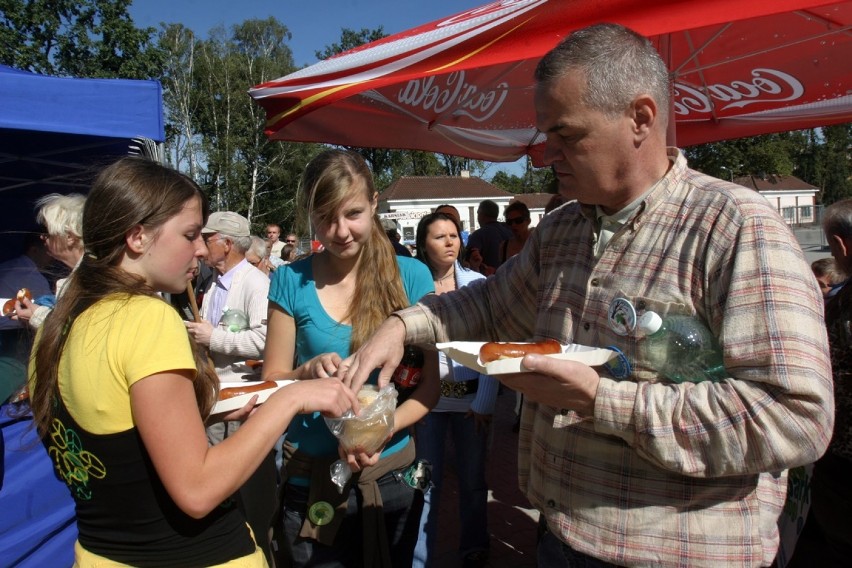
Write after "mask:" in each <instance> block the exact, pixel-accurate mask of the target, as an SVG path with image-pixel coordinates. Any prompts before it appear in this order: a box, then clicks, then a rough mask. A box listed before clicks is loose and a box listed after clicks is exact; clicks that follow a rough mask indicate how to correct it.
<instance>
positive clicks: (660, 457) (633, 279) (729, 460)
mask: <svg viewBox="0 0 852 568" xmlns="http://www.w3.org/2000/svg"><path fill="white" fill-rule="evenodd" d="M669 157H670V160H672V161H673V165H672V167H671V168H670V170H669V172H668V173H667V174H666V175H665V177H664V178H663V179H662V180H661V182H660V183H658V184H657V185H656V187H654V188H653V190H651V191H650V192H648V194H647V195H646V196H645V198H644V200H643V201H642V203H641V205H640V206H639V207H638V208H637V210H636V212H635V213H634V215H633V216H632V217H631V218H630V219H629V220H628V222H627V223H626V224H625V225H624V226H623V227H621V228H620V229H619V230H618V231H617V232H616V233H615V234H614V235H613V236H612V238H611V239H610V241H609V242H608V243H607V245H606V247H605V249H604V251H603V254H602V255H601V256H600V258H599V259H597V260H596V259H595V255H594V250H595V244H596V235H595V224H596V220H595V216H594V207H588V206H581V205H579V204H569V205H566V206H563V207H562V208H560V209H558V210H556V211H554V212H552V213H551V214H549V215H547V216H546V217H544V218H543V219H542V221H541V223H540V224H539V225H538V228H537V229H536V230H535V232H533V234H532V235H531V237H530V240H529V241H528V243H527V246H526V247H525V248H524V250H523V251H522V252H521V254H519V255H518V256H516V257H513V258H512V259H510V260H509V261H508V262H507V263H506V264H505V265H504V266H503V267H501V268H500V269H499V270H498V271H497V274H496V275H495V276H493V277H491V278H488V279H487V280H484V281H479V282H475V283H472V284H471V285H469V286H467V287H465V288H462V289H460V290H458V291H456V292H454V293H451V294H444V295H441V296H429V297H427V298H424V300H423V301H422V302H421V303H420V304H419V305H418V306H415V307H413V308H409V309H407V310H404V311H403V312H401V313H400V316H401V317H402V319H403V321H404V322H405V326H406V341H407V342H408V341H414V342H419V343H429V342H434V341H448V340H502V341H510V340H514V341H521V340H539V339H543V338H548V337H549V338H554V339H557V340H560V341H562V342H563V343H567V342H575V343H579V344H583V345H592V346H598V347H606V346H616V347H618V349H620V350H621V351H622V352H624V354H625V355H626V356H627V357H628V358H629V360H630V361H631V363H632V374H631V375H630V376H629V377H628V378H627V379H625V380H620V381H619V380H615V379H613V378H609V377H608V376H607V375H606V372H605V371H603V370H600V372H601V381H600V385H599V387H598V391H597V396H596V401H595V408H594V417H593V418H582V417H580V416H578V415H576V414H575V413H574V412H572V411H570V410H566V409H560V408H554V407H551V406H547V405H544V404H536V403H531V402H527V403H526V408H525V411H524V415H523V424H522V427H521V436H520V445H519V460H518V461H519V464H518V468H519V480H520V485H521V488H522V489H523V490H524V491H525V492H526V495H527V497H528V498H529V499H530V502H531V503H532V504H533V505H534V506H535V507H536V508H538V509H539V510H540V511H541V512H542V514H543V515H544V517H545V518H546V520H547V523H548V527H549V529H550V530H551V531H552V532H553V533H554V534H555V535H556V536H558V537H559V538H560V539H561V540H562V541H563V542H565V543H567V544H568V545H570V546H571V547H572V548H574V549H576V550H579V551H581V552H584V553H587V554H590V555H592V556H595V557H598V558H601V559H603V560H606V561H609V562H613V563H616V564H623V565H645V566H650V565H653V566H690V567H693V566H714V567H718V566H723V565H724V566H760V565H764V566H766V565H769V564H770V563H771V562H772V560H773V558H774V557H775V552H776V549H777V547H778V530H777V519H778V516H779V514H780V512H781V509H782V506H783V504H784V498H785V494H786V483H787V474H786V470H787V469H788V468H791V467H794V466H798V465H802V464H806V463H810V462H813V461H814V460H815V459H816V458H818V457H819V456H820V455H821V454H822V453H823V452H824V450H825V448H826V445H827V444H828V440H829V437H830V436H831V429H832V422H833V395H832V385H831V369H830V363H829V356H828V347H827V340H826V333H825V326H824V324H823V316H822V314H823V302H822V299H821V297H820V293H819V290H818V289H817V286H816V282H815V280H814V278H813V275H812V273H811V271H810V267H809V265H808V263H807V262H806V261H805V260H804V258H803V255H802V253H801V250H800V248H799V246H798V244H797V243H796V240H795V238H794V237H793V235H792V234H791V232H790V231H789V229H788V228H787V226H786V225H785V223H784V221H783V220H782V219H781V218H780V217H779V215H778V214H777V213H776V212H775V211H774V210H773V209H772V207H771V206H770V204H769V202H768V201H767V200H766V199H764V198H763V197H762V196H760V195H759V194H757V193H755V192H753V191H751V190H748V189H745V188H743V187H740V186H736V185H733V184H730V183H727V182H724V181H721V180H718V179H715V178H711V177H708V176H705V175H703V174H701V173H699V172H696V171H693V170H690V169H688V168H687V165H686V160H685V158H684V157H683V156H682V155H681V154H680V153H679V152H677V150H676V149H671V150H670V156H669ZM616 298H625V299H627V300H629V301H630V302H631V303H632V304H633V305H634V306H635V307H636V308H637V310H638V311H639V313H641V312H642V311H643V310H653V311H655V312H657V313H658V314H660V315H661V316H665V315H666V314H674V313H682V314H688V315H695V316H697V317H699V318H701V319H702V320H703V321H704V322H705V323H707V325H708V327H710V329H711V330H712V331H713V333H714V334H715V335H716V336H717V337H718V338H719V340H720V343H721V345H722V349H723V351H724V361H725V368H726V369H727V373H728V375H729V378H728V379H726V380H723V381H721V382H716V383H714V382H701V383H682V384H672V383H667V382H666V381H665V380H664V379H662V378H660V377H658V375H657V374H656V373H655V372H654V371H653V369H651V367H650V365H649V364H648V362H647V361H645V360H643V358H642V357H643V356H642V352H641V351H640V350H639V349H637V346H638V345H639V343H640V341H639V340H638V338H637V337H636V335H634V334H628V335H626V336H622V335H619V334H617V333H616V332H615V331H614V330H613V328H612V327H611V326H610V324H609V320H608V314H607V312H608V307H609V305H610V303H611V302H612V301H613V300H614V299H616Z"/></svg>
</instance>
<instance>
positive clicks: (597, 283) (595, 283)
mask: <svg viewBox="0 0 852 568" xmlns="http://www.w3.org/2000/svg"><path fill="white" fill-rule="evenodd" d="M600 283H601V281H600V280H598V279H597V278H592V286H600Z"/></svg>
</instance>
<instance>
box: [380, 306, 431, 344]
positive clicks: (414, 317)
mask: <svg viewBox="0 0 852 568" xmlns="http://www.w3.org/2000/svg"><path fill="white" fill-rule="evenodd" d="M391 315H392V316H396V317H398V318H399V319H401V320H402V323H403V324H404V325H405V343H406V344H414V345H423V344H434V343H435V335H434V333H433V331H432V326H431V325H430V323H429V318H428V316H427V315H426V312H425V311H424V310H423V308H421V307H420V306H417V305H415V306H411V307H410V308H405V309H404V310H399V311H398V312H394V313H393V314H391Z"/></svg>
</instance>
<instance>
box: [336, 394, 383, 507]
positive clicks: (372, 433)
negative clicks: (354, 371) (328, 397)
mask: <svg viewBox="0 0 852 568" xmlns="http://www.w3.org/2000/svg"><path fill="white" fill-rule="evenodd" d="M396 396H397V392H396V389H395V388H394V387H393V385H392V384H388V385H387V386H386V387H384V388H383V389H381V390H378V388H377V387H375V386H373V385H364V387H362V388H361V390H360V391H358V403H359V404H360V405H361V414H360V415H358V416H356V415H355V413H354V412H352V411H351V410H349V411H347V412H346V413H344V414H343V416H341V417H340V418H325V423H326V425H327V426H328V429H329V430H331V433H332V434H334V435H335V436H336V437H337V438H338V439H339V440H340V445H341V447H342V448H343V449H344V450H345V451H346V452H348V453H361V452H363V453H365V454H374V453H375V452H376V451H378V450H379V449H380V448H381V447H382V446H384V445H385V443H386V442H387V440H388V437H389V436H390V435H391V432H393V413H394V411H395V410H396ZM330 473H331V479H332V481H333V482H334V484H335V485H337V488H338V490H339V491H343V486H344V485H346V482H347V481H349V478H350V477H351V476H352V471H351V469H350V468H349V465H348V464H347V463H346V462H345V461H343V460H337V461H336V462H334V463H333V464H331V471H330Z"/></svg>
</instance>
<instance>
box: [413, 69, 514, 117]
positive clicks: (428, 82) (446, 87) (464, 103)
mask: <svg viewBox="0 0 852 568" xmlns="http://www.w3.org/2000/svg"><path fill="white" fill-rule="evenodd" d="M508 95H509V84H508V83H506V82H502V83H498V84H497V85H495V86H494V87H493V88H491V89H490V90H487V91H481V90H480V89H479V87H477V86H476V85H472V84H470V83H467V82H466V81H465V74H464V71H453V72H452V73H449V74H447V75H442V76H440V77H434V76H433V77H424V78H422V79H412V80H411V81H409V82H408V83H406V84H405V86H404V87H402V89H400V91H399V94H398V95H397V101H398V102H399V103H400V104H404V105H408V106H411V107H414V108H418V109H423V110H425V111H433V112H435V113H437V114H441V113H443V112H445V111H447V110H450V109H451V110H452V112H453V115H460V114H461V115H465V116H469V117H470V118H471V119H473V120H475V121H476V122H483V121H485V120H488V119H489V118H491V116H492V115H493V114H494V113H495V112H497V110H498V109H499V108H500V107H501V106H503V102H504V101H505V100H506V97H507V96H508Z"/></svg>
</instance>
